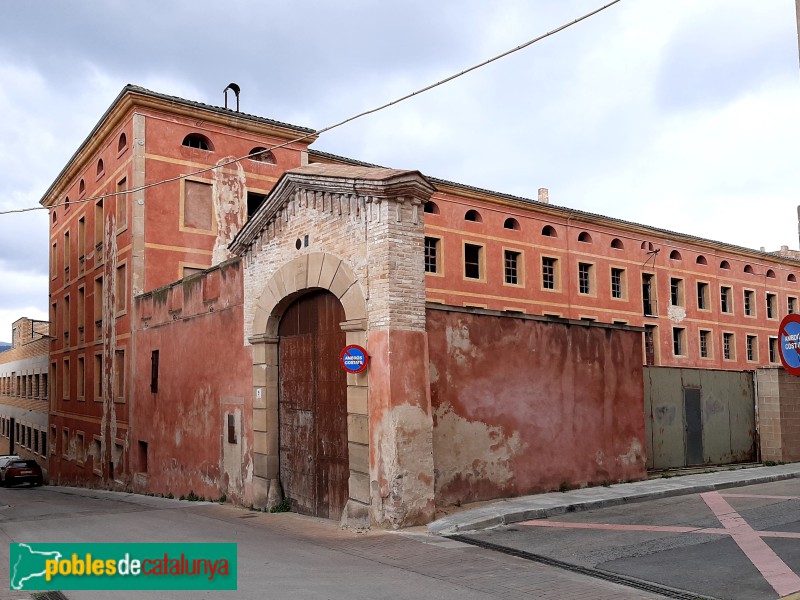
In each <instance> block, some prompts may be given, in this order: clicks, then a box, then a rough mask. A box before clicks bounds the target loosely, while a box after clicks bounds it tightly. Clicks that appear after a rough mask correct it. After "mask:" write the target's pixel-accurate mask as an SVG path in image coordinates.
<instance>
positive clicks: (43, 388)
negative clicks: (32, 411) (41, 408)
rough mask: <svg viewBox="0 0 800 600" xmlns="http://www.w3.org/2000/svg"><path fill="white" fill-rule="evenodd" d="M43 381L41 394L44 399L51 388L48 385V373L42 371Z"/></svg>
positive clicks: (40, 387) (40, 389)
mask: <svg viewBox="0 0 800 600" xmlns="http://www.w3.org/2000/svg"><path fill="white" fill-rule="evenodd" d="M41 378H42V383H41V385H40V386H39V394H40V398H41V399H42V400H47V392H48V390H49V389H50V388H48V387H47V385H48V383H47V373H42V375H41Z"/></svg>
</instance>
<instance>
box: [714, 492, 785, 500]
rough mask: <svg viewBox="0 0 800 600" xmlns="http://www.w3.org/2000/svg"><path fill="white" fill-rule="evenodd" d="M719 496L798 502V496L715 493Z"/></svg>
mask: <svg viewBox="0 0 800 600" xmlns="http://www.w3.org/2000/svg"><path fill="white" fill-rule="evenodd" d="M717 493H718V494H719V495H720V496H725V497H726V498H765V499H767V500H798V499H800V496H762V495H760V494H727V493H724V492H717Z"/></svg>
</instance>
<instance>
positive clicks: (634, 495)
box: [428, 463, 800, 535]
mask: <svg viewBox="0 0 800 600" xmlns="http://www.w3.org/2000/svg"><path fill="white" fill-rule="evenodd" d="M794 477H800V463H792V464H788V465H777V466H774V467H752V468H736V469H733V470H724V471H715V472H712V473H699V474H696V475H682V476H671V477H669V478H658V479H649V480H647V481H636V482H633V483H620V484H616V485H612V486H610V487H591V488H583V489H580V490H572V491H569V492H564V493H562V492H550V493H548V494H537V495H535V496H521V497H519V498H509V499H507V500H498V501H497V502H493V503H492V504H489V505H483V506H481V507H478V508H474V509H466V510H462V511H459V512H457V513H454V514H451V515H448V516H446V517H443V518H441V519H437V520H436V521H434V522H433V523H430V524H429V525H428V531H430V532H431V533H435V534H438V535H450V534H455V533H460V532H464V531H475V530H479V529H489V528H491V527H497V526H498V525H507V524H510V523H519V522H520V521H529V520H531V519H543V518H546V517H550V516H553V515H560V514H564V513H566V512H573V511H583V510H591V509H593V508H603V507H606V506H616V505H619V504H626V503H629V502H643V501H645V500H653V499H656V498H666V497H669V496H683V495H686V494H697V493H700V492H709V491H712V490H719V489H724V488H730V487H736V486H741V485H751V484H756V483H768V482H770V481H779V480H781V479H791V478H794Z"/></svg>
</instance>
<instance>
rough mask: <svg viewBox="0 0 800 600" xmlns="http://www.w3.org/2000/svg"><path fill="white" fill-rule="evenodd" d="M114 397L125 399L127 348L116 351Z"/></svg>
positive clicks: (118, 400)
mask: <svg viewBox="0 0 800 600" xmlns="http://www.w3.org/2000/svg"><path fill="white" fill-rule="evenodd" d="M114 399H115V400H116V401H117V402H123V401H124V400H125V350H116V351H115V352H114Z"/></svg>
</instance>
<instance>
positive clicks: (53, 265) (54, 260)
mask: <svg viewBox="0 0 800 600" xmlns="http://www.w3.org/2000/svg"><path fill="white" fill-rule="evenodd" d="M57 273H58V244H56V243H55V242H53V246H52V247H51V248H50V277H51V278H52V279H55V278H56V274H57Z"/></svg>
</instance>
